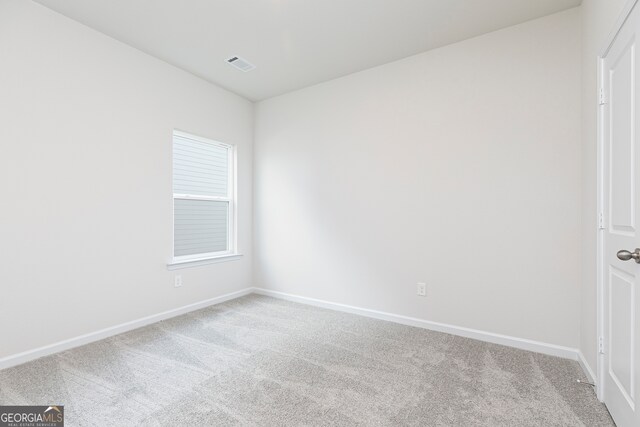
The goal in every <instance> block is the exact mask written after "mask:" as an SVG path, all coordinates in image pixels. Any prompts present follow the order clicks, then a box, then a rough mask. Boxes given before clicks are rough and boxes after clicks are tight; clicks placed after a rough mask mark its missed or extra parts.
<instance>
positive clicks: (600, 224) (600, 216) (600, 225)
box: [598, 212, 604, 230]
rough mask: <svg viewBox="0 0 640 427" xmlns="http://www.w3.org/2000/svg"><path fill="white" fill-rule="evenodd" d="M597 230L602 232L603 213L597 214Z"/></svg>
mask: <svg viewBox="0 0 640 427" xmlns="http://www.w3.org/2000/svg"><path fill="white" fill-rule="evenodd" d="M598 229H600V230H604V212H600V213H599V214H598Z"/></svg>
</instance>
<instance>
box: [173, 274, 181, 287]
mask: <svg viewBox="0 0 640 427" xmlns="http://www.w3.org/2000/svg"><path fill="white" fill-rule="evenodd" d="M173 286H175V287H176V288H179V287H181V286H182V276H181V275H179V274H176V277H175V282H174V284H173Z"/></svg>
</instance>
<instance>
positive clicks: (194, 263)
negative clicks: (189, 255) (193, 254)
mask: <svg viewBox="0 0 640 427" xmlns="http://www.w3.org/2000/svg"><path fill="white" fill-rule="evenodd" d="M240 258H242V254H225V255H218V256H212V257H207V258H196V259H189V260H184V261H182V260H181V261H175V260H174V261H172V262H170V263H169V264H167V270H178V269H181V268H191V267H200V266H202V265H208V264H217V263H219V262H228V261H237V260H239V259H240Z"/></svg>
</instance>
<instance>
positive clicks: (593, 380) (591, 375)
mask: <svg viewBox="0 0 640 427" xmlns="http://www.w3.org/2000/svg"><path fill="white" fill-rule="evenodd" d="M577 351H578V363H579V364H580V367H581V368H582V370H583V371H584V374H585V375H586V376H587V379H588V380H589V381H590V382H591V383H593V384H597V382H596V375H595V374H594V373H593V370H591V366H589V363H587V359H586V358H585V357H584V354H582V352H581V351H580V350H577Z"/></svg>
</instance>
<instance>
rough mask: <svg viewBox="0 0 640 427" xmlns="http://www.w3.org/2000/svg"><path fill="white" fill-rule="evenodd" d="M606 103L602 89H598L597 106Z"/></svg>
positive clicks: (605, 96)
mask: <svg viewBox="0 0 640 427" xmlns="http://www.w3.org/2000/svg"><path fill="white" fill-rule="evenodd" d="M606 103H607V95H606V94H605V92H604V88H603V87H601V88H600V99H599V100H598V105H605V104H606Z"/></svg>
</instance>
